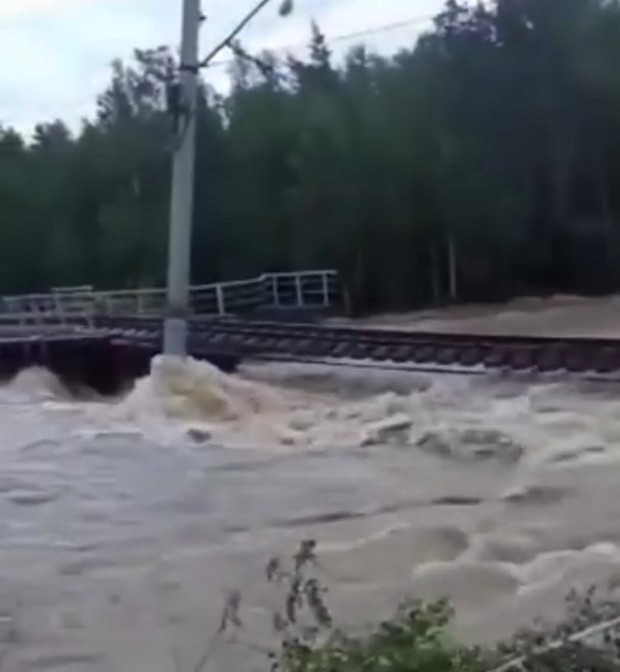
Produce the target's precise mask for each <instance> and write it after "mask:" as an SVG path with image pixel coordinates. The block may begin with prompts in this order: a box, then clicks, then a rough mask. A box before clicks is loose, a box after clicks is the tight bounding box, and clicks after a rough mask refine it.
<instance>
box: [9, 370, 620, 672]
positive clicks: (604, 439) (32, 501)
mask: <svg viewBox="0 0 620 672" xmlns="http://www.w3.org/2000/svg"><path fill="white" fill-rule="evenodd" d="M0 427H2V445H1V451H0V460H1V463H0V529H1V533H0V668H1V669H2V670H3V672H4V671H6V672H22V671H23V672H31V671H32V672H38V671H49V672H56V670H63V671H66V672H77V671H79V672H147V671H148V672H160V671H161V672H177V671H180V672H185V671H186V670H187V671H188V672H191V671H192V670H194V669H195V666H196V663H197V661H198V660H199V659H200V657H201V654H202V653H203V651H204V650H205V647H207V646H209V643H210V642H211V639H212V636H213V633H215V632H216V630H217V628H218V625H219V622H220V617H221V613H222V605H223V603H224V601H225V599H226V596H227V594H228V593H229V591H231V590H237V589H238V590H240V591H241V594H242V600H243V605H244V607H245V609H244V610H242V614H244V623H245V631H244V632H245V634H244V639H245V638H247V640H250V641H254V642H255V641H262V640H261V639H260V638H261V637H262V636H263V635H264V633H265V632H266V631H268V630H269V628H270V622H271V621H270V616H269V611H270V609H272V608H273V606H274V599H275V598H276V597H277V596H274V594H273V591H272V590H271V589H270V588H269V587H268V586H266V581H265V576H264V566H265V564H266V563H267V561H268V560H269V559H270V558H271V557H272V556H274V555H276V554H287V553H290V552H291V551H293V550H294V549H295V547H296V545H297V543H298V542H299V541H300V540H302V539H307V538H313V539H316V540H317V541H318V543H319V556H320V560H321V572H323V579H324V580H325V582H326V583H328V584H329V586H330V588H331V592H330V595H329V599H330V604H331V606H332V607H333V611H334V614H335V616H336V618H337V620H338V621H339V622H344V623H346V624H351V625H352V626H359V627H363V626H364V625H365V624H368V623H372V622H376V621H378V620H380V619H381V618H382V617H384V616H387V615H389V614H390V612H391V611H393V610H394V609H395V607H396V606H397V604H398V603H399V602H400V601H401V600H402V599H403V598H405V597H406V596H413V597H425V598H427V597H428V598H433V597H441V596H444V595H447V596H449V597H450V598H451V599H452V600H453V602H454V604H455V606H456V609H457V615H458V618H457V622H456V630H457V634H458V635H459V636H460V637H463V638H465V639H468V640H478V641H489V640H494V639H496V638H498V637H503V636H507V635H509V634H510V633H511V632H513V631H514V630H515V629H516V628H517V627H518V626H520V625H523V624H526V623H529V622H531V619H532V618H533V617H534V616H543V617H550V618H551V617H556V616H558V615H560V614H561V612H562V608H563V599H564V596H565V594H566V593H567V592H568V590H569V589H570V588H571V587H580V586H581V587H587V586H589V585H590V584H591V583H593V582H596V583H600V584H601V585H606V584H607V582H608V581H609V580H614V579H615V578H616V577H617V573H618V572H619V571H620V497H619V496H618V483H620V386H618V385H617V384H613V383H585V382H581V383H577V382H570V381H561V380H546V381H539V382H532V381H527V380H518V379H509V378H502V377H499V376H488V377H475V378H474V377H472V378H468V377H464V376H453V377H452V376H441V377H439V376H436V377H432V376H428V375H425V374H413V373H405V372H403V373H398V372H394V371H392V372H389V373H388V372H380V371H374V372H370V371H359V370H353V369H351V370H349V369H346V368H338V369H330V368H328V367H322V366H303V365H297V366H293V365H287V366H284V365H276V364H264V365H259V364H255V365H253V366H248V367H246V369H245V371H243V372H242V373H241V375H239V376H225V375H223V374H221V373H219V372H217V371H215V370H214V369H212V368H211V367H209V366H208V365H205V364H200V363H196V362H188V363H187V364H186V365H185V366H178V365H174V364H171V363H170V362H167V361H166V360H157V361H156V362H155V363H154V366H153V371H152V373H151V376H150V377H148V378H146V379H144V380H142V381H139V382H138V383H137V385H136V387H135V389H134V390H133V391H132V392H131V393H130V394H129V395H128V396H126V397H125V398H123V399H117V400H114V401H109V400H108V401H102V400H97V399H90V400H87V399H80V400H78V399H75V398H71V397H70V396H69V395H68V393H67V392H66V391H65V390H64V389H63V387H62V385H61V383H60V382H59V381H57V380H56V379H54V377H53V376H51V375H50V374H49V373H47V372H45V371H41V370H31V371H26V372H23V373H22V374H20V376H19V377H18V378H17V379H16V380H14V381H13V382H11V383H9V384H8V385H6V386H5V387H4V388H2V389H0ZM257 661H258V662H259V663H260V662H261V658H260V656H259V655H258V654H257V653H255V652H254V651H253V652H249V651H248V649H247V648H244V647H243V646H241V645H236V646H233V645H231V644H228V643H226V642H225V641H223V640H222V641H216V642H215V644H214V645H213V648H212V659H211V661H210V663H209V665H208V667H207V669H208V670H209V672H218V671H225V672H229V671H232V670H234V671H235V672H237V670H243V669H248V667H250V663H251V664H252V665H254V667H253V668H252V669H257V667H258V669H268V664H267V663H266V662H265V664H264V665H263V666H262V667H261V666H260V665H258V666H256V663H257Z"/></svg>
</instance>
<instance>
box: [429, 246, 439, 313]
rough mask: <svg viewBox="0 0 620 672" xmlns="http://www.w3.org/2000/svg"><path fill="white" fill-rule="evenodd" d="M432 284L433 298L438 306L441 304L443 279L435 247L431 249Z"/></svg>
mask: <svg viewBox="0 0 620 672" xmlns="http://www.w3.org/2000/svg"><path fill="white" fill-rule="evenodd" d="M430 282H431V298H432V300H433V303H434V304H438V303H440V302H441V279H440V273H439V257H438V255H437V248H436V247H435V245H431V249H430Z"/></svg>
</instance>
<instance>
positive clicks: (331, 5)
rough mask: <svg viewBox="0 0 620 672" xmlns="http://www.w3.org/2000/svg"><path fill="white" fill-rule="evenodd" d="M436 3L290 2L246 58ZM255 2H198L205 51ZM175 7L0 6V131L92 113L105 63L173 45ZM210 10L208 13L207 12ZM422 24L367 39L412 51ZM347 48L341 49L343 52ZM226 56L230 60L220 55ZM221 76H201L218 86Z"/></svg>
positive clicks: (123, 1) (28, 0) (106, 0)
mask: <svg viewBox="0 0 620 672" xmlns="http://www.w3.org/2000/svg"><path fill="white" fill-rule="evenodd" d="M442 1H443V0H413V1H412V0H296V8H295V13H294V14H293V15H292V16H290V17H288V18H286V19H282V18H281V17H279V16H278V13H277V5H278V3H277V2H276V1H275V0H274V2H273V6H269V7H267V8H266V9H265V10H264V11H263V13H262V14H261V15H260V16H259V17H257V19H256V20H255V21H254V22H253V23H252V25H251V26H249V27H248V29H247V31H246V32H245V33H244V41H245V44H246V45H247V46H248V48H250V49H251V50H253V51H260V50H261V49H263V48H271V49H279V48H282V47H286V46H289V45H298V44H302V45H303V44H305V43H306V42H307V41H308V36H309V23H310V21H311V20H316V21H317V22H318V23H319V24H320V26H321V28H322V29H323V31H324V32H325V33H326V35H327V36H328V38H329V37H332V36H337V35H341V34H343V33H350V32H356V31H362V30H366V29H368V28H373V27H376V26H382V25H385V24H389V23H392V22H397V21H403V20H408V19H411V18H414V17H418V16H426V15H430V14H433V13H435V12H436V11H437V10H438V9H439V6H440V4H441V3H442ZM255 2H256V0H223V1H222V2H219V3H212V2H209V3H206V2H205V3H204V4H205V9H206V11H207V13H208V14H209V16H208V21H207V22H206V23H205V25H204V27H203V31H202V42H203V52H206V51H208V49H209V47H210V46H211V45H213V44H215V43H217V42H218V41H219V40H220V39H221V38H222V37H223V36H225V35H226V34H227V33H228V32H229V31H230V29H231V28H232V27H233V26H234V25H235V24H236V22H237V21H238V20H239V18H240V17H241V16H243V15H244V14H245V13H246V12H247V11H248V10H249V9H250V8H252V7H253V6H254V4H255ZM181 4H182V2H181V0H0V62H2V63H5V64H6V65H5V67H4V68H2V69H1V70H0V124H8V125H14V126H16V127H18V128H20V129H24V130H27V129H29V128H32V126H33V125H34V123H36V122H38V121H47V120H51V119H54V118H59V117H60V118H63V119H66V120H67V121H69V122H70V123H71V124H75V123H77V122H79V119H80V118H81V117H83V116H84V115H85V114H90V113H92V111H93V110H94V102H95V99H96V95H97V93H99V92H100V91H101V89H102V88H103V87H104V86H105V83H106V82H107V80H108V77H109V64H110V62H111V61H112V60H113V59H114V58H116V57H121V58H129V57H130V56H131V54H132V51H133V49H134V48H135V47H141V48H146V47H153V46H158V45H161V44H167V45H171V46H176V45H177V43H178V40H179V34H180V14H181ZM211 7H213V9H211ZM419 30H420V26H419V25H410V26H404V27H403V28H401V29H398V30H390V31H385V32H381V33H378V34H376V35H373V36H369V37H367V38H365V39H364V41H365V42H367V43H369V44H370V46H371V47H372V48H373V49H379V50H381V51H384V52H389V51H393V50H395V49H397V48H398V47H400V46H403V45H406V44H411V43H412V41H413V40H414V39H415V35H416V33H417V32H418V31H419ZM347 46H351V45H350V43H343V44H342V47H340V48H345V47H347ZM224 57H225V58H226V57H227V56H224ZM225 73H226V71H225V69H219V70H217V71H213V72H211V73H209V74H208V77H209V79H210V80H211V81H212V82H214V83H215V84H216V85H221V84H222V82H223V81H224V79H225Z"/></svg>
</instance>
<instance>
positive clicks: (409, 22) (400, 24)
mask: <svg viewBox="0 0 620 672" xmlns="http://www.w3.org/2000/svg"><path fill="white" fill-rule="evenodd" d="M433 18H434V14H429V15H426V16H416V17H412V18H410V19H404V20H402V21H395V22H393V23H387V24H384V25H381V26H375V27H374V28H366V29H364V30H358V31H355V32H351V33H344V34H341V35H334V36H333V37H329V36H326V37H325V40H326V42H327V43H328V44H331V43H333V42H346V41H349V40H356V39H359V38H360V37H368V36H369V35H378V34H380V33H385V32H388V31H392V30H397V29H399V28H405V27H409V26H413V25H415V24H419V23H426V22H427V21H429V20H431V19H433ZM306 46H307V44H305V43H303V44H302V43H297V44H289V45H285V46H282V47H278V48H276V49H268V50H267V51H269V52H271V53H276V54H277V53H282V52H286V51H289V50H293V49H303V48H305V47H306ZM232 63H234V59H226V60H222V61H212V62H211V63H210V64H209V65H208V66H207V67H208V68H218V67H224V66H228V65H231V64H232Z"/></svg>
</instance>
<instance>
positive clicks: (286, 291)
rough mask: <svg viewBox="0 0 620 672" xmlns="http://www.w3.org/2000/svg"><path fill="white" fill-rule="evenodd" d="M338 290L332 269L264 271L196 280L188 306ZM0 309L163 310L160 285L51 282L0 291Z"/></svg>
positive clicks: (198, 310)
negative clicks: (44, 287)
mask: <svg viewBox="0 0 620 672" xmlns="http://www.w3.org/2000/svg"><path fill="white" fill-rule="evenodd" d="M337 295H338V274H337V273H336V271H331V270H322V271H301V272H296V273H267V274H264V275H261V276H260V277H258V278H254V279H252V280H239V281H235V282H221V283H215V284H210V285H195V286H192V287H191V288H190V306H191V310H192V313H194V314H196V315H219V316H225V315H237V314H243V313H248V312H251V311H253V310H256V309H258V308H264V307H273V308H321V307H324V308H328V307H330V306H331V305H333V304H334V303H335V301H336V299H337ZM0 307H1V312H0V321H1V320H2V314H4V315H6V316H8V315H13V316H14V315H20V316H23V320H20V321H23V322H27V321H31V322H33V323H36V322H38V321H39V320H42V319H44V318H45V316H47V315H55V316H57V317H62V316H65V317H67V318H70V317H71V316H82V317H89V316H95V315H163V314H164V312H165V309H166V290H165V289H136V290H129V289H128V290H118V291H93V290H92V289H91V288H90V287H76V288H70V287H68V288H55V289H53V290H52V291H50V292H48V293H44V294H26V295H17V296H5V297H2V299H1V304H0Z"/></svg>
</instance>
